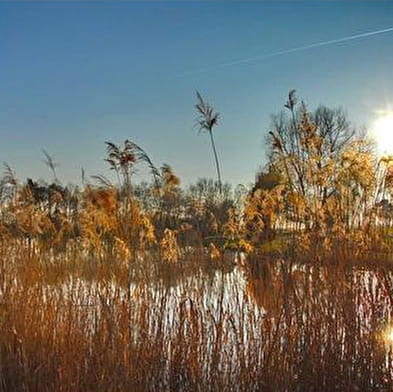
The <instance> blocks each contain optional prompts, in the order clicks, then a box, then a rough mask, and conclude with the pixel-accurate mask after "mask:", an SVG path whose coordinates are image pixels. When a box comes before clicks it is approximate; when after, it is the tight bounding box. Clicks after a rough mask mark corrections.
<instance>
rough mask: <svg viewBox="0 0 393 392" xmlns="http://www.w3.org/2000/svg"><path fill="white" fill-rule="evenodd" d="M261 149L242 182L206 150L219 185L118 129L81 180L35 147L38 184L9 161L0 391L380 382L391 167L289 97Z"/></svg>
mask: <svg viewBox="0 0 393 392" xmlns="http://www.w3.org/2000/svg"><path fill="white" fill-rule="evenodd" d="M198 105H199V106H197V109H198V112H199V115H201V116H203V115H208V116H213V117H214V118H215V119H217V118H218V116H217V113H216V112H214V110H213V108H212V107H211V106H210V105H208V104H206V103H205V101H204V100H203V98H202V97H201V96H200V95H198ZM202 109H206V110H202ZM207 109H208V110H207ZM205 120H206V121H207V120H209V119H205ZM205 120H204V119H203V118H201V117H199V120H198V121H199V125H200V126H201V127H204V129H205V130H207V132H210V136H212V129H213V126H214V125H216V120H214V124H212V123H211V121H210V123H209V122H208V121H207V122H204V121H205ZM210 120H211V118H210ZM209 124H210V125H209ZM212 143H213V139H212ZM267 143H268V144H269V146H270V148H269V154H268V163H267V164H266V166H265V167H264V169H263V170H262V171H260V172H259V173H258V174H257V176H256V181H255V184H254V185H253V186H252V187H250V189H247V188H245V187H244V186H241V187H237V188H234V189H233V188H232V187H231V186H230V185H228V184H225V183H224V182H222V178H221V173H220V170H219V162H218V158H217V154H216V147H215V145H214V144H213V149H214V158H215V164H216V169H217V175H218V180H217V181H213V180H207V179H201V180H199V181H198V182H197V183H196V184H194V185H191V186H189V187H188V188H182V187H181V184H180V179H179V178H178V176H177V175H176V174H175V171H174V170H173V169H172V168H171V167H170V166H169V165H167V164H163V165H162V166H161V167H156V166H155V164H154V162H153V160H152V159H151V157H149V155H148V154H147V153H146V152H145V151H144V150H143V149H142V148H141V147H140V146H138V145H136V144H135V143H133V142H132V141H131V140H126V141H125V142H124V143H123V144H121V145H118V144H116V143H113V142H111V141H108V142H107V143H106V148H107V150H106V154H107V156H106V160H107V162H108V164H109V167H110V168H111V169H112V170H113V172H114V174H115V176H114V178H115V179H114V180H110V179H108V178H107V177H104V176H96V177H95V178H93V179H91V180H89V181H88V180H86V178H85V176H83V185H82V187H70V186H68V187H65V186H63V185H62V184H61V183H60V182H59V180H58V177H57V172H56V165H55V162H54V161H53V159H52V158H51V157H50V155H49V154H48V153H46V162H47V164H48V166H49V167H50V168H51V171H52V174H53V183H51V184H48V183H40V182H37V181H34V180H32V179H28V180H27V181H25V182H20V181H19V179H18V178H17V176H16V175H15V173H14V172H13V170H12V169H11V168H10V167H9V166H6V168H5V173H4V175H3V178H2V182H1V187H0V199H1V213H0V253H1V258H0V331H1V334H0V390H1V391H193V390H196V391H232V390H233V391H390V390H392V388H393V362H392V361H393V339H392V335H393V334H392V332H391V331H392V329H391V327H390V325H391V322H393V321H392V309H393V303H392V302H393V279H392V278H393V275H392V268H391V266H392V262H393V259H392V250H393V244H392V240H393V237H392V234H393V231H392V218H393V206H392V204H391V198H392V192H393V165H392V162H393V161H392V160H391V159H390V158H389V157H384V158H378V157H377V156H376V154H375V152H374V149H373V146H372V144H371V143H370V142H369V141H368V140H367V138H366V136H365V135H362V134H359V133H357V132H356V131H355V130H353V129H352V127H351V125H350V124H349V122H348V121H347V119H346V116H345V115H344V113H343V111H342V110H340V109H329V108H326V107H320V108H318V109H317V110H316V111H314V112H311V111H309V110H308V108H307V107H306V105H305V104H303V103H300V104H299V103H298V102H297V99H296V95H295V92H294V91H291V92H290V93H289V96H288V101H287V102H286V104H285V111H284V112H282V113H280V114H278V115H275V116H273V118H272V124H271V126H270V128H269V133H268V136H267ZM138 165H145V166H146V167H147V168H148V169H149V170H150V172H151V179H152V180H151V182H148V183H136V182H134V177H133V173H134V170H135V168H136V167H137V166H138Z"/></svg>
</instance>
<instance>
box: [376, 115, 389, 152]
mask: <svg viewBox="0 0 393 392" xmlns="http://www.w3.org/2000/svg"><path fill="white" fill-rule="evenodd" d="M372 135H373V137H374V139H375V141H376V143H377V146H378V151H379V153H380V154H381V155H385V154H393V111H389V112H384V113H383V114H382V115H380V116H379V117H378V119H377V120H376V121H375V123H374V126H373V128H372Z"/></svg>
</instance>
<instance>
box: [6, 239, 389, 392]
mask: <svg viewBox="0 0 393 392" xmlns="http://www.w3.org/2000/svg"><path fill="white" fill-rule="evenodd" d="M13 246H14V247H10V245H9V244H5V243H3V244H2V246H1V252H2V255H3V256H5V255H9V257H8V258H7V257H3V258H2V261H1V275H0V290H1V291H0V323H1V325H0V330H1V334H0V390H1V391H157V390H160V391H161V390H162V391H175V390H176V391H194V390H195V391H357V390H358V391H384V390H386V391H389V390H392V388H393V365H392V364H393V362H392V361H393V343H392V342H391V341H390V340H389V332H388V331H389V329H388V328H389V323H390V320H391V319H392V300H393V298H392V293H393V287H392V285H393V283H392V282H393V281H392V275H391V272H390V270H389V269H388V267H380V268H378V269H377V268H373V269H372V270H368V269H367V268H366V267H364V266H363V267H362V266H361V265H351V264H349V263H342V262H334V260H331V265H330V266H329V267H326V264H314V265H311V264H303V265H299V264H296V263H291V260H283V259H280V258H277V257H276V258H272V259H270V260H268V259H267V258H266V257H262V256H261V257H262V258H261V257H259V256H254V257H249V258H248V260H247V262H245V263H242V264H241V265H240V264H239V263H238V264H236V265H235V264H234V263H232V264H231V265H232V267H230V268H229V267H228V265H226V267H227V268H223V266H222V265H220V264H214V263H212V262H211V261H207V262H206V264H204V265H203V264H201V265H199V266H198V267H195V261H192V262H190V263H189V266H187V262H186V261H184V263H183V264H182V265H180V266H179V265H178V264H177V265H174V264H168V263H166V264H165V263H164V262H162V260H161V261H160V260H153V259H150V260H144V261H141V262H140V263H141V264H142V263H143V269H142V268H140V267H141V266H138V265H133V266H132V269H133V271H134V274H133V275H132V274H131V275H130V274H129V273H126V274H125V276H127V278H128V279H129V284H125V277H122V276H121V272H120V271H121V269H119V270H118V271H119V276H118V277H116V276H115V274H114V273H113V272H112V274H107V273H105V271H104V270H102V272H101V273H99V270H100V267H99V266H98V265H97V266H96V274H95V275H91V274H90V275H89V274H88V273H87V272H86V270H87V267H86V265H87V264H88V263H89V261H88V260H87V259H86V260H84V259H83V258H82V257H81V256H80V257H79V260H75V263H71V264H70V265H68V264H66V262H65V261H64V263H63V264H62V263H61V262H60V261H61V260H60V259H57V260H55V261H56V262H54V260H53V255H51V254H50V253H49V252H48V253H45V252H42V253H40V255H39V257H38V256H37V257H31V258H30V259H26V257H25V255H24V254H23V252H22V253H21V252H18V248H16V247H15V244H13ZM75 256H76V255H74V257H75ZM64 257H65V259H66V260H69V259H70V255H65V256H64ZM341 261H342V260H341ZM230 262H231V261H230V260H226V263H227V264H228V263H230ZM74 264H75V265H78V268H75V267H74V266H73V265H74ZM84 264H86V265H85V266H84ZM191 265H193V266H194V267H193V270H192V273H191V272H190V268H191ZM157 266H159V268H158V267H157ZM164 266H165V267H164ZM53 268H55V270H53ZM90 268H91V267H90ZM138 271H139V272H138ZM141 271H143V273H142V272H141ZM51 276H53V277H55V278H51ZM169 277H170V278H169ZM117 278H119V279H117Z"/></svg>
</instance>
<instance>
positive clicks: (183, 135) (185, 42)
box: [0, 1, 393, 184]
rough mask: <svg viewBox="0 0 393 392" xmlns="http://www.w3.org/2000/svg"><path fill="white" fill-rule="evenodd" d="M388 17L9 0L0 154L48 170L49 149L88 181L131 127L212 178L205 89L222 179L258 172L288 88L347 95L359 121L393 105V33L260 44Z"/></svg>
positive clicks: (157, 154)
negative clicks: (215, 114)
mask: <svg viewBox="0 0 393 392" xmlns="http://www.w3.org/2000/svg"><path fill="white" fill-rule="evenodd" d="M389 27H393V2H383V1H373V2H370V3H369V2H364V1H361V2H355V1H350V2H349V1H346V2H331V1H324V2H311V1H309V2H282V3H281V2H272V3H269V2H249V3H248V2H239V3H237V2H230V3H224V2H217V3H215V2H200V3H197V2H173V3H170V2H157V3H154V2H140V3H137V2H116V3H110V2H97V3H94V2H64V3H62V2H42V3H41V2H9V3H7V2H0V86H1V87H0V105H1V109H0V135H1V141H2V142H1V144H0V161H4V162H7V163H9V164H10V165H11V166H12V167H14V168H15V169H16V171H17V173H18V176H19V177H20V178H21V179H24V178H25V177H27V176H29V177H33V178H44V179H49V178H50V173H49V171H48V170H47V168H46V167H45V165H44V164H43V162H42V154H41V149H42V148H44V149H46V150H47V151H48V152H50V153H51V154H52V155H53V156H54V158H55V160H56V161H57V162H58V163H59V164H60V166H59V168H58V172H59V177H60V179H62V180H63V182H64V183H68V182H73V183H78V182H79V181H80V170H81V167H84V169H85V171H86V173H87V174H98V173H101V174H105V175H107V174H108V173H109V171H108V169H107V165H106V164H105V162H104V161H103V159H104V158H105V146H104V141H105V140H111V141H114V142H121V141H123V140H124V139H126V138H130V139H132V140H133V141H135V142H137V143H138V144H140V145H141V146H142V147H143V148H144V149H145V150H146V151H147V152H148V153H149V154H150V156H151V158H152V159H153V161H154V162H155V163H156V164H157V165H160V164H162V163H164V162H166V163H169V164H170V165H172V166H173V168H174V169H175V171H176V172H177V173H178V174H179V175H180V177H181V179H182V181H183V183H190V182H192V181H195V180H196V179H197V178H198V177H215V167H214V161H213V157H212V154H211V149H210V144H209V138H208V137H207V136H206V135H199V136H198V133H197V131H196V130H195V129H193V124H194V122H195V117H196V115H195V111H194V107H193V106H194V104H195V101H196V100H195V90H196V89H197V90H199V91H200V92H201V93H202V95H204V96H205V97H206V98H207V100H208V101H209V102H210V103H211V104H213V106H214V107H215V108H216V109H217V110H218V111H219V112H220V113H221V122H220V124H219V126H218V127H217V129H216V143H217V148H218V150H219V156H220V159H221V162H222V168H223V177H224V180H226V181H229V182H231V183H233V184H237V183H243V184H248V183H250V182H251V181H252V180H253V178H254V175H255V172H256V170H257V169H258V167H260V166H261V165H263V163H264V159H265V143H264V134H265V133H266V131H267V129H268V127H269V118H270V114H271V113H275V112H278V111H279V110H281V108H282V107H283V103H284V101H285V98H286V95H287V92H288V90H289V89H292V88H296V89H297V91H298V95H299V96H300V97H302V98H303V99H304V100H305V101H306V103H307V104H308V105H309V106H310V108H311V109H312V108H315V107H316V106H317V105H318V104H321V103H323V104H325V105H327V106H332V107H336V106H342V107H343V108H344V109H345V110H346V111H347V113H348V116H349V118H350V119H351V120H352V121H353V123H354V124H355V125H356V126H357V127H362V126H370V124H371V123H372V121H373V120H374V117H375V111H376V110H378V109H383V108H385V107H386V106H388V105H393V50H392V47H393V32H388V33H385V34H380V35H376V36H373V37H365V38H360V39H357V40H352V41H348V42H343V43H337V44H334V45H329V46H323V47H318V48H312V49H309V50H305V51H299V52H294V53H288V54H284V55H281V56H276V57H271V58H263V55H264V54H269V53H274V52H277V51H281V50H286V49H291V48H294V47H299V46H303V45H309V44H313V43H316V42H323V41H327V40H334V39H339V38H342V37H346V36H351V35H356V34H361V33H365V32H369V31H375V30H379V29H384V28H389ZM257 55H261V56H262V57H259V58H256V59H255V61H251V62H248V63H244V64H237V65H232V66H226V67H220V65H221V64H226V63H229V62H232V61H236V60H239V59H243V58H249V57H254V56H257ZM201 70H202V71H201ZM142 173H143V171H142V172H141V173H140V174H139V175H138V176H137V180H140V179H141V178H142Z"/></svg>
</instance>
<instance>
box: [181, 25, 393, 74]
mask: <svg viewBox="0 0 393 392" xmlns="http://www.w3.org/2000/svg"><path fill="white" fill-rule="evenodd" d="M391 31H393V27H389V28H386V29H382V30H375V31H369V32H367V33H361V34H355V35H349V36H347V37H343V38H337V39H331V40H328V41H321V42H315V43H313V44H309V45H304V46H298V47H296V48H291V49H285V50H280V51H278V52H272V53H267V54H259V55H255V56H252V57H248V58H244V59H239V60H234V61H230V62H227V63H221V64H217V65H213V66H210V67H205V68H200V69H198V70H194V71H188V72H184V73H182V74H181V75H178V76H186V75H189V74H195V73H202V72H206V71H211V70H215V69H219V68H224V67H230V66H232V65H238V64H246V63H250V62H252V61H256V60H262V59H267V58H271V57H277V56H282V55H284V54H289V53H294V52H300V51H303V50H308V49H313V48H319V47H321V46H327V45H334V44H338V43H341V42H347V41H353V40H355V39H359V38H366V37H372V36H374V35H378V34H384V33H389V32H391Z"/></svg>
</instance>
